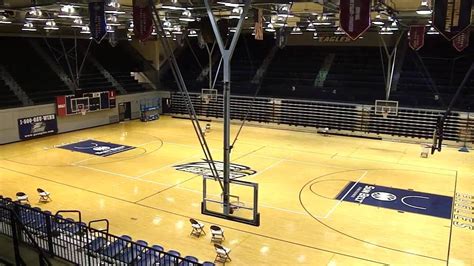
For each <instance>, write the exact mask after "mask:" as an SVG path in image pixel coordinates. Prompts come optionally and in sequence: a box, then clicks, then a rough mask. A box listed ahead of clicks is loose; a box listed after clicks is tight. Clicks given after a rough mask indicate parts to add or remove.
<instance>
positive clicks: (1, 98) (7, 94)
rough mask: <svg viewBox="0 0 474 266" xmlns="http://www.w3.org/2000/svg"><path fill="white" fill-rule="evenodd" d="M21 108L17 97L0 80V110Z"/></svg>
mask: <svg viewBox="0 0 474 266" xmlns="http://www.w3.org/2000/svg"><path fill="white" fill-rule="evenodd" d="M17 106H21V102H20V100H18V97H16V95H15V94H14V93H13V92H12V91H11V90H10V88H9V87H8V86H7V85H6V84H5V82H4V81H3V80H1V79H0V108H11V107H17Z"/></svg>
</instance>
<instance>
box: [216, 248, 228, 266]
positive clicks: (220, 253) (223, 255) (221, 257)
mask: <svg viewBox="0 0 474 266" xmlns="http://www.w3.org/2000/svg"><path fill="white" fill-rule="evenodd" d="M214 248H215V249H216V253H217V256H216V258H215V259H214V262H221V263H223V264H225V263H226V262H227V261H232V259H231V258H230V256H229V253H230V248H226V247H223V246H221V245H219V244H214Z"/></svg>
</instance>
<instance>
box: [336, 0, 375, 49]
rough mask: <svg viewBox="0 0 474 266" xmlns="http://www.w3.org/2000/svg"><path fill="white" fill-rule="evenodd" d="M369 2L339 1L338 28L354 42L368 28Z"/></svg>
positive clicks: (366, 0) (360, 0) (368, 0)
mask: <svg viewBox="0 0 474 266" xmlns="http://www.w3.org/2000/svg"><path fill="white" fill-rule="evenodd" d="M370 2H371V1H370V0H346V1H341V5H340V7H339V9H340V13H339V20H340V26H341V29H342V30H343V31H344V32H345V33H346V34H347V36H349V37H350V38H351V39H352V40H356V39H357V38H359V36H361V35H362V34H363V33H364V32H366V31H367V30H368V29H369V28H370Z"/></svg>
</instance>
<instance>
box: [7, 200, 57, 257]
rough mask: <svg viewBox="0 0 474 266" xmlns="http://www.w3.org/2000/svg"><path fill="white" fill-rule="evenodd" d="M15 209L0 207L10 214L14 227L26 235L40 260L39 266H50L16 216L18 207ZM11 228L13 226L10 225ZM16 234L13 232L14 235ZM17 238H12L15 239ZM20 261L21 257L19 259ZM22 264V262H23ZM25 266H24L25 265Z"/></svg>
mask: <svg viewBox="0 0 474 266" xmlns="http://www.w3.org/2000/svg"><path fill="white" fill-rule="evenodd" d="M14 206H15V207H14V208H13V209H9V208H6V207H3V206H0V208H1V209H4V210H7V211H9V212H10V219H11V221H12V222H14V223H15V225H19V226H20V230H22V231H23V232H25V233H26V236H27V237H28V239H29V240H30V241H31V243H33V245H32V246H33V248H34V249H35V250H36V251H37V252H38V256H39V260H40V265H52V264H51V262H50V261H49V260H48V258H47V257H46V255H45V254H44V252H43V250H42V249H41V248H40V246H39V245H38V243H37V242H36V240H35V239H34V237H33V235H32V234H31V233H30V231H29V230H28V229H27V228H26V226H25V225H24V224H23V223H22V222H21V219H20V217H19V216H18V213H17V212H16V211H15V210H18V206H17V205H14ZM12 227H13V225H12ZM15 233H16V232H13V234H15ZM15 237H17V236H13V238H15ZM20 259H21V257H20ZM23 263H24V262H23ZM25 265H26V264H25Z"/></svg>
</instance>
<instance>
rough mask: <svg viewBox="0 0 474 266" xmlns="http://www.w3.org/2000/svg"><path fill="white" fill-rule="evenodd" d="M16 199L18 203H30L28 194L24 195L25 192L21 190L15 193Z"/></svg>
mask: <svg viewBox="0 0 474 266" xmlns="http://www.w3.org/2000/svg"><path fill="white" fill-rule="evenodd" d="M16 200H17V201H18V203H20V204H22V203H23V202H28V203H30V201H29V200H28V195H26V194H25V193H23V192H17V193H16Z"/></svg>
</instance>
